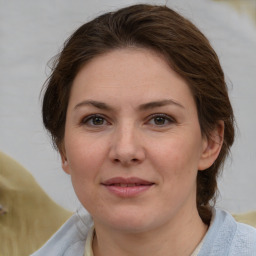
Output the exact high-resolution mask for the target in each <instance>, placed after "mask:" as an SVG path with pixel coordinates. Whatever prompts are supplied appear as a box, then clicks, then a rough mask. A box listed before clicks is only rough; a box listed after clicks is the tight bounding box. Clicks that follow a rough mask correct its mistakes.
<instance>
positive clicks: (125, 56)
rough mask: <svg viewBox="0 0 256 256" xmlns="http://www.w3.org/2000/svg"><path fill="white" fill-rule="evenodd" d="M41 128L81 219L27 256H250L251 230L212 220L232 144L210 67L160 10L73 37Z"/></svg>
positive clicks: (211, 58)
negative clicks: (57, 156) (49, 137)
mask: <svg viewBox="0 0 256 256" xmlns="http://www.w3.org/2000/svg"><path fill="white" fill-rule="evenodd" d="M42 113H43V120H44V124H45V127H46V128H47V129H48V130H49V132H50V133H51V135H52V138H53V142H54V144H55V145H56V147H57V149H58V151H59V152H60V155H61V159H62V167H63V170H64V171H65V172H66V173H68V174H70V175H71V179H72V183H73V187H74V190H75V192H76V194H77V196H78V198H79V200H80V202H81V204H82V205H83V207H84V208H85V209H86V210H88V212H89V213H90V215H86V214H83V216H81V214H80V212H81V211H82V210H81V211H78V213H77V214H76V215H74V216H73V217H72V218H71V219H70V220H69V221H68V222H67V223H66V224H65V225H64V226H63V227H62V228H61V229H60V230H59V232H58V233H57V234H56V235H55V236H54V237H53V238H52V239H51V240H50V241H49V242H48V243H47V244H46V245H45V246H44V247H43V248H42V249H41V250H39V252H37V253H35V254H34V255H35V256H37V255H55V256H56V255H87V256H89V255H95V256H99V255H100V256H102V255H103V256H104V255H118V256H122V255H143V254H145V255H154V256H157V255H170V256H171V255H175V256H177V255H184V256H185V255H255V254H256V230H255V229H253V228H251V227H249V226H246V225H242V224H238V223H236V222H235V221H234V219H233V218H232V217H231V216H230V215H229V214H228V213H226V212H224V211H221V210H216V209H214V207H213V206H214V197H215V194H216V190H217V182H216V179H217V176H218V174H219V172H220V168H221V166H222V165H223V163H224V160H225V158H226V156H227V154H228V152H229V148H230V146H231V145H232V143H233V140H234V126H233V120H234V117H233V111H232V107H231V105H230V101H229V98H228V94H227V88H226V84H225V81H224V75H223V71H222V69H221V67H220V64H219V61H218V57H217V56H216V53H215V52H214V50H213V49H212V47H211V46H210V44H209V42H208V40H207V39H206V38H205V37H204V35H203V34H202V33H201V32H200V31H199V30H198V29H197V28H196V27H195V26H194V25H193V24H191V23H190V22H189V21H188V20H186V19H185V18H183V17H181V16H180V15H179V14H177V13H176V12H174V11H172V10H171V9H169V8H167V7H165V6H151V5H135V6H131V7H127V8H124V9H121V10H119V11H116V12H112V13H107V14H104V15H102V16H100V17H98V18H96V19H94V20H92V21H91V22H88V23H86V24H84V25H83V26H81V27H80V28H79V29H78V30H77V31H76V32H75V33H74V34H73V35H72V36H71V37H70V38H69V39H68V41H67V42H66V43H65V46H64V48H63V50H62V52H61V53H60V55H59V57H58V58H57V60H56V62H55V66H54V68H53V72H52V75H51V77H50V78H49V80H48V81H47V85H46V88H45V94H44V100H43V109H42Z"/></svg>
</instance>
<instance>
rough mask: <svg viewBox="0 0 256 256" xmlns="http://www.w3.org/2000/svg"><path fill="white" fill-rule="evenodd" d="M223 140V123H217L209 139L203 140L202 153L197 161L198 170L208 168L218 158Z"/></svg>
mask: <svg viewBox="0 0 256 256" xmlns="http://www.w3.org/2000/svg"><path fill="white" fill-rule="evenodd" d="M223 138H224V122H223V121H219V122H218V123H217V125H216V127H215V129H214V130H213V131H212V132H211V134H210V136H209V137H206V136H205V138H204V139H203V140H204V141H203V151H202V155H201V158H200V161H199V165H198V170H200V171H203V170H205V169H207V168H209V167H210V166H211V165H212V164H213V163H214V162H215V160H216V159H217V158H218V155H219V153H220V150H221V147H222V144H223Z"/></svg>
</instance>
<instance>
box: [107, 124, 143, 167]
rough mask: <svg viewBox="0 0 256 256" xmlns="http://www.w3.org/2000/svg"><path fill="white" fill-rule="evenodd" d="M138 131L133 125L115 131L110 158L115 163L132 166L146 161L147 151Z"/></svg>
mask: <svg viewBox="0 0 256 256" xmlns="http://www.w3.org/2000/svg"><path fill="white" fill-rule="evenodd" d="M137 129H138V128H137ZM137 129H136V127H133V126H132V125H123V126H122V127H118V128H116V129H115V131H114V132H113V136H112V138H111V147H110V151H109V158H110V160H111V161H112V162H113V163H115V164H121V165H124V166H130V165H137V164H140V163H142V162H143V161H144V159H145V149H144V147H143V145H142V144H143V143H142V139H141V136H140V134H139V132H138V131H137Z"/></svg>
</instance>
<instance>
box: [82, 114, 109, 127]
mask: <svg viewBox="0 0 256 256" xmlns="http://www.w3.org/2000/svg"><path fill="white" fill-rule="evenodd" d="M82 123H83V124H84V125H88V126H103V125H107V124H108V122H107V121H106V119H105V118H104V117H102V116H100V115H92V116H88V117H86V118H84V119H83V120H82Z"/></svg>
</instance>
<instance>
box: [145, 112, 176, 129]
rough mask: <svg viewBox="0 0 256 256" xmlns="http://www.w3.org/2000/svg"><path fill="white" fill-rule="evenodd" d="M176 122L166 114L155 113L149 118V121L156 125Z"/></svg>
mask: <svg viewBox="0 0 256 256" xmlns="http://www.w3.org/2000/svg"><path fill="white" fill-rule="evenodd" d="M174 122H175V120H174V119H173V118H172V117H170V116H169V115H166V114H154V115H153V116H151V117H150V119H149V120H148V123H149V124H150V125H154V126H167V125H170V124H172V123H174Z"/></svg>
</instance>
